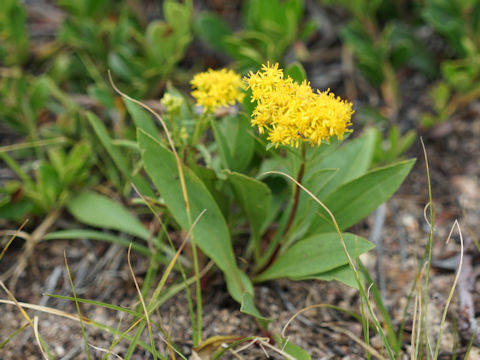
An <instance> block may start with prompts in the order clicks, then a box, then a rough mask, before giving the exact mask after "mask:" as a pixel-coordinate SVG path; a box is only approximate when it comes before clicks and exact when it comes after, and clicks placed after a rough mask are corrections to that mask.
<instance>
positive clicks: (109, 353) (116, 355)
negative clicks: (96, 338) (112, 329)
mask: <svg viewBox="0 0 480 360" xmlns="http://www.w3.org/2000/svg"><path fill="white" fill-rule="evenodd" d="M88 346H90V347H91V348H93V349H95V350H98V351H101V352H104V353H106V354H108V355H113V356H115V357H116V358H117V359H120V360H123V358H122V357H121V356H120V355H118V354H117V353H114V352H112V351H110V350H109V349H104V348H101V347H98V346H95V345H92V344H88Z"/></svg>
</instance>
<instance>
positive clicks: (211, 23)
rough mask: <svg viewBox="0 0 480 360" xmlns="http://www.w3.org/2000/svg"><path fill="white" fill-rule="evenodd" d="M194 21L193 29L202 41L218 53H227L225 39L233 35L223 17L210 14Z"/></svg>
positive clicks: (196, 17)
mask: <svg viewBox="0 0 480 360" xmlns="http://www.w3.org/2000/svg"><path fill="white" fill-rule="evenodd" d="M194 21H195V22H194V25H193V28H194V29H195V33H196V35H197V36H198V37H199V38H200V39H202V40H203V41H204V42H205V43H206V44H207V45H208V46H211V47H212V48H214V49H215V50H217V51H221V52H226V51H227V50H226V48H225V45H224V38H225V36H229V35H232V30H231V29H230V26H229V25H228V24H227V23H226V22H225V21H224V20H223V19H222V18H221V17H219V16H217V15H215V14H213V13H209V12H208V13H203V14H199V15H197V16H195V20H194Z"/></svg>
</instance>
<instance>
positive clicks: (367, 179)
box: [309, 159, 415, 234]
mask: <svg viewBox="0 0 480 360" xmlns="http://www.w3.org/2000/svg"><path fill="white" fill-rule="evenodd" d="M414 163H415V159H411V160H405V161H400V162H397V163H395V164H393V165H389V166H386V167H382V168H378V169H374V170H371V171H369V172H368V173H366V174H365V175H363V176H361V177H359V178H357V179H354V180H352V181H350V182H348V183H346V184H343V185H342V186H340V187H339V188H338V189H337V190H335V191H334V192H333V193H331V194H330V195H329V196H328V197H327V198H326V199H325V201H324V204H325V205H326V206H327V207H328V208H329V209H330V211H331V212H332V213H333V215H334V216H335V219H336V221H337V223H338V225H339V227H340V230H342V231H343V230H345V229H347V228H348V227H349V226H352V225H353V224H355V223H357V222H358V221H360V220H361V219H363V218H364V217H365V216H367V215H368V214H370V213H371V212H372V211H373V210H375V209H376V208H377V207H378V206H379V205H380V204H382V203H383V202H385V201H386V200H388V199H389V198H390V197H391V196H392V195H393V194H394V193H395V191H397V189H398V188H399V187H400V185H401V184H402V182H403V180H404V179H405V177H406V176H407V175H408V173H409V172H410V170H411V169H412V166H413V164H414ZM318 214H319V216H317V217H316V218H315V219H314V222H313V223H312V225H311V226H310V231H309V233H310V234H313V233H319V232H329V231H333V230H334V227H333V224H332V222H331V219H330V217H329V216H328V214H327V213H326V212H325V211H324V210H323V209H320V208H319V210H318Z"/></svg>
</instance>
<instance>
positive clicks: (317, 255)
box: [254, 232, 374, 282]
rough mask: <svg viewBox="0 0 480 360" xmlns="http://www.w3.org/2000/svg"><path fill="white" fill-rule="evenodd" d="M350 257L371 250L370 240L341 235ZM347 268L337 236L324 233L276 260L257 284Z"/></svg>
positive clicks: (303, 242)
mask: <svg viewBox="0 0 480 360" xmlns="http://www.w3.org/2000/svg"><path fill="white" fill-rule="evenodd" d="M342 236H343V239H344V241H345V244H346V246H347V249H348V252H349V254H350V256H351V257H357V256H358V255H360V254H362V253H364V252H366V251H368V250H370V249H372V248H373V247H374V245H373V244H372V243H371V242H369V241H368V240H366V239H364V238H362V237H360V236H357V235H354V234H349V233H344V234H342ZM345 264H348V259H347V257H346V256H345V253H344V250H343V247H342V245H341V243H340V239H339V237H338V234H337V233H336V232H332V233H323V234H316V235H313V236H310V237H308V238H306V239H303V240H301V241H299V242H297V243H296V244H294V245H293V246H292V247H291V248H289V249H288V250H287V251H285V252H284V253H283V254H281V255H279V256H278V258H277V260H276V261H275V262H274V263H273V264H272V265H271V266H270V267H268V268H267V269H266V270H265V271H264V272H263V273H261V274H259V275H258V276H257V277H256V278H255V279H254V280H255V281H256V282H257V281H266V280H272V279H278V278H284V277H287V278H300V277H306V276H311V275H317V274H321V273H325V272H327V271H331V270H333V269H335V268H338V267H340V266H342V265H345Z"/></svg>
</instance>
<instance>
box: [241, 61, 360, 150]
mask: <svg viewBox="0 0 480 360" xmlns="http://www.w3.org/2000/svg"><path fill="white" fill-rule="evenodd" d="M246 81H247V83H248V86H249V88H250V89H251V90H252V102H253V101H256V102H257V106H256V108H255V110H254V111H253V114H252V121H251V122H252V126H255V125H256V126H258V129H259V131H260V133H263V131H264V130H265V129H267V131H268V140H269V141H271V142H272V143H274V144H276V145H278V144H288V145H294V146H298V145H299V144H300V143H301V142H302V141H304V142H309V143H310V144H311V145H312V146H313V145H318V146H319V145H320V144H321V143H322V141H328V140H329V139H330V138H331V137H332V136H337V138H338V139H342V138H343V135H344V134H345V133H346V132H351V130H349V129H348V126H350V125H351V122H350V119H351V117H352V115H353V113H354V110H353V109H352V104H351V103H349V102H347V101H345V100H341V99H340V98H339V97H335V95H334V94H332V93H331V92H330V91H329V90H327V91H324V92H320V91H318V90H317V92H316V93H315V92H313V90H312V88H311V87H310V83H308V82H307V81H304V82H302V83H301V84H298V83H296V82H294V81H293V79H292V78H291V77H287V78H286V79H285V78H284V76H283V70H282V69H279V68H278V64H275V65H272V66H271V65H270V64H267V65H263V66H262V69H261V70H260V71H258V72H256V73H253V72H250V74H249V75H248V77H247V78H246Z"/></svg>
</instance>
